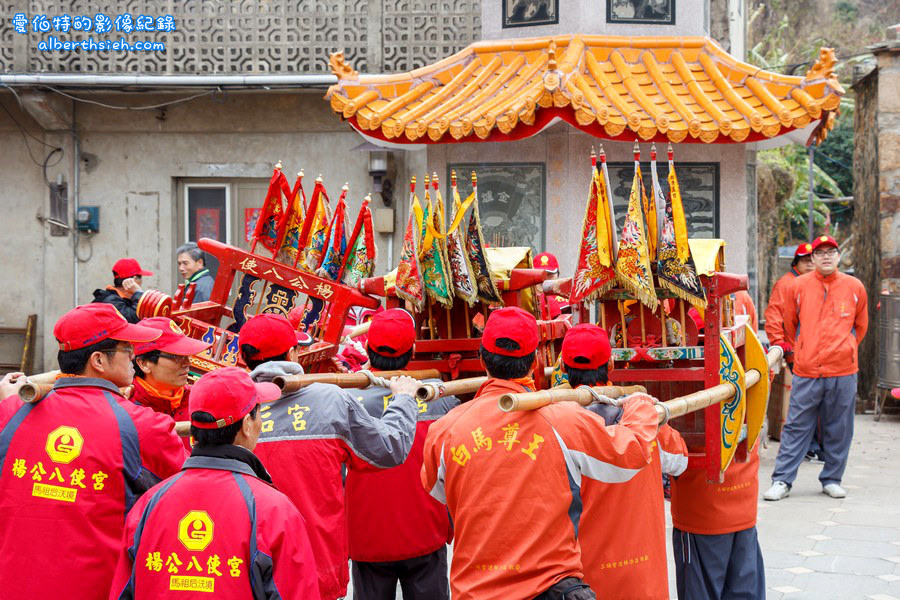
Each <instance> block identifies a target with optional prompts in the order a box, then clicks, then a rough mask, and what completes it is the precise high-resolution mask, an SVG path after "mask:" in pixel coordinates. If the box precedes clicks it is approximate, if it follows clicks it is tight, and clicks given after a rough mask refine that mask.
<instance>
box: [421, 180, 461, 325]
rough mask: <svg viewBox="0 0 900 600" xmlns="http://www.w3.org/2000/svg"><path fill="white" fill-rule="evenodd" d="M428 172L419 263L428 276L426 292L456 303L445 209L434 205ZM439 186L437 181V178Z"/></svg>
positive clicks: (450, 304) (441, 301)
mask: <svg viewBox="0 0 900 600" xmlns="http://www.w3.org/2000/svg"><path fill="white" fill-rule="evenodd" d="M428 185H429V181H428V175H426V176H425V211H424V214H422V217H421V224H420V231H421V236H420V239H421V240H422V247H421V248H420V250H419V264H420V265H421V266H422V274H423V277H424V279H425V292H426V293H427V294H428V296H429V297H430V298H431V299H432V300H434V301H435V302H438V303H439V304H442V305H444V306H446V307H448V308H449V307H451V306H453V294H452V292H451V291H450V280H449V277H448V273H449V271H450V269H449V268H448V267H447V258H446V256H445V254H444V240H443V239H442V238H443V237H444V233H443V229H444V209H443V206H441V205H440V204H441V203H439V204H437V205H434V204H432V201H431V195H430V193H429V190H428ZM434 188H435V190H437V181H436V180H435V182H434Z"/></svg>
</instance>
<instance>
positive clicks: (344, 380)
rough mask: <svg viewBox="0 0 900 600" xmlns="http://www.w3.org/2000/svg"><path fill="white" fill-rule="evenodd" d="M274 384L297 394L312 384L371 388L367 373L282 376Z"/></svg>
mask: <svg viewBox="0 0 900 600" xmlns="http://www.w3.org/2000/svg"><path fill="white" fill-rule="evenodd" d="M377 375H378V377H383V378H385V379H390V378H391V377H400V376H401V375H406V376H407V377H412V378H413V379H420V380H421V379H436V378H440V376H441V372H440V371H438V370H437V369H422V370H419V371H379V372H378V373H377ZM272 383H274V384H275V385H277V386H278V387H280V388H281V391H282V393H285V394H286V393H288V392H296V391H297V390H299V389H300V388H303V387H306V386H308V385H309V384H311V383H331V384H334V385H336V386H338V387H342V388H366V387H369V377H368V376H367V375H366V374H365V373H311V374H303V375H282V376H280V377H276V378H274V379H273V380H272Z"/></svg>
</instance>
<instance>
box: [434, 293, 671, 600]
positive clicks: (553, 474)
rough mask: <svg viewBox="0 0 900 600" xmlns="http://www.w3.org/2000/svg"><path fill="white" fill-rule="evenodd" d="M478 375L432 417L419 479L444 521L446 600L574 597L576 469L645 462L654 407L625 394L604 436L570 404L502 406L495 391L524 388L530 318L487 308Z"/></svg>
mask: <svg viewBox="0 0 900 600" xmlns="http://www.w3.org/2000/svg"><path fill="white" fill-rule="evenodd" d="M481 344H482V345H481V358H482V361H483V362H484V365H485V368H486V370H487V373H488V377H489V379H488V381H487V382H485V384H484V385H483V386H482V387H481V389H479V390H478V393H477V394H476V396H475V398H474V399H473V400H472V401H470V402H467V403H465V404H462V405H461V406H459V407H457V408H455V409H453V410H452V411H450V413H449V414H448V415H447V416H446V417H444V418H442V419H440V420H438V421H437V422H435V423H434V424H433V425H432V426H431V429H430V430H429V431H428V437H427V439H426V440H425V459H424V466H423V469H422V482H423V484H424V485H425V489H427V490H428V491H429V493H430V494H431V495H432V496H433V497H434V498H436V499H438V500H440V501H442V502H445V503H446V504H447V508H448V509H449V510H450V517H451V519H452V521H453V524H454V528H455V537H454V548H453V561H452V564H451V569H450V584H451V589H452V590H453V597H454V599H455V600H474V599H477V600H494V599H497V600H500V599H502V600H532V599H536V600H550V599H553V600H558V599H561V598H566V599H567V600H585V599H592V598H596V596H595V595H594V593H593V592H592V591H591V590H590V588H589V587H588V586H587V584H585V583H584V582H583V581H582V577H583V571H582V566H581V550H580V548H579V545H578V540H577V534H578V528H579V525H580V517H581V506H582V504H581V490H580V487H581V485H582V481H583V478H584V477H589V478H591V479H596V480H598V481H604V482H607V483H614V482H620V481H627V480H629V479H631V478H632V477H634V475H635V474H637V473H638V471H639V470H640V469H641V468H643V467H645V466H646V465H647V464H648V463H649V461H650V456H651V453H650V446H651V444H652V442H653V440H654V439H655V438H656V431H657V416H656V411H655V410H654V408H653V405H652V401H651V399H650V397H649V396H647V395H646V394H642V395H634V396H631V397H629V398H628V399H626V400H625V401H624V402H623V404H622V406H623V408H624V413H623V415H622V420H621V423H620V426H619V427H617V428H616V429H615V435H613V434H612V432H611V431H610V429H608V428H607V427H606V423H605V422H604V421H603V419H602V418H600V417H598V416H597V415H595V414H593V413H591V412H590V411H587V410H584V409H583V408H581V407H580V406H578V405H577V404H576V403H574V402H559V403H557V404H551V405H549V406H545V407H543V408H540V409H538V410H535V411H522V412H517V413H506V412H503V411H501V410H500V408H499V406H498V400H499V398H500V396H501V395H503V394H505V393H516V392H524V391H528V390H531V389H533V388H534V382H533V380H532V379H531V378H530V377H529V374H530V373H531V372H532V370H533V368H534V362H535V351H536V350H537V346H538V329H537V322H536V321H535V318H534V316H533V315H531V314H529V313H527V312H525V311H524V310H522V309H520V308H517V307H509V308H502V309H499V310H495V311H494V312H493V313H491V315H490V317H489V318H488V321H487V324H486V325H485V330H484V334H483V336H482V338H481Z"/></svg>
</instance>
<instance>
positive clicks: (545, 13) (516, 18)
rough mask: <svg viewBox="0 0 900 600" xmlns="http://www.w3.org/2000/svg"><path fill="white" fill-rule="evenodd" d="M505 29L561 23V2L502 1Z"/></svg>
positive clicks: (539, 0)
mask: <svg viewBox="0 0 900 600" xmlns="http://www.w3.org/2000/svg"><path fill="white" fill-rule="evenodd" d="M500 1H501V2H502V3H503V28H504V29H506V28H509V27H533V26H535V25H555V24H557V23H559V0H500Z"/></svg>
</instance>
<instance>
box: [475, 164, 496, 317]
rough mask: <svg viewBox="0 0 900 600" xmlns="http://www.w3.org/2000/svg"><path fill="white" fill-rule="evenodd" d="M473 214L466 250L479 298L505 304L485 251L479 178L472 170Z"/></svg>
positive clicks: (490, 302) (487, 302) (485, 301)
mask: <svg viewBox="0 0 900 600" xmlns="http://www.w3.org/2000/svg"><path fill="white" fill-rule="evenodd" d="M472 195H473V196H474V200H473V202H472V215H471V216H470V217H469V226H468V232H467V235H466V252H467V253H468V255H469V259H470V264H471V265H472V273H473V275H474V276H475V285H476V292H477V294H478V299H479V300H481V301H482V302H484V303H485V304H503V298H501V296H500V292H499V291H498V290H497V284H496V283H494V278H493V277H491V265H490V263H489V262H488V257H487V254H486V253H485V251H484V236H483V234H482V230H481V217H480V216H479V214H478V178H477V177H476V176H475V171H472Z"/></svg>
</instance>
